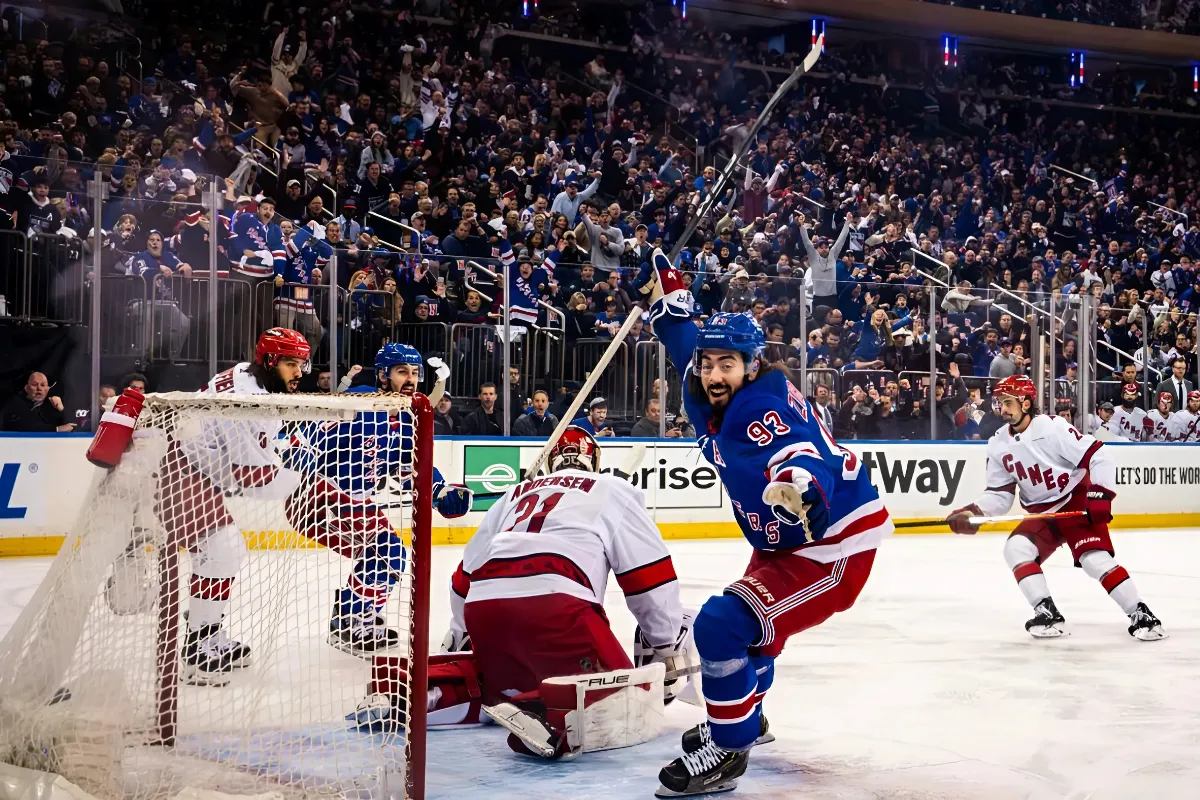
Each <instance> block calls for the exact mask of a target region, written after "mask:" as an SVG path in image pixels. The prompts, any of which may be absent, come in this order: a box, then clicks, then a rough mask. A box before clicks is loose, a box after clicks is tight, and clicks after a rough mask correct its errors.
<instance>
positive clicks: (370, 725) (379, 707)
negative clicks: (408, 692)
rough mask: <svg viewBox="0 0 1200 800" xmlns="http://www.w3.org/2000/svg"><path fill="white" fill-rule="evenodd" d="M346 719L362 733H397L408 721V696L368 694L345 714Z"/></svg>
mask: <svg viewBox="0 0 1200 800" xmlns="http://www.w3.org/2000/svg"><path fill="white" fill-rule="evenodd" d="M346 721H347V722H352V723H354V724H353V726H352V727H353V728H354V729H355V730H358V731H360V732H362V733H398V732H400V731H402V730H404V726H405V725H406V724H407V723H408V698H407V697H405V696H404V695H399V694H398V695H393V696H389V695H386V694H372V695H369V696H368V697H367V699H365V700H363V701H362V702H361V703H359V704H358V707H357V708H356V709H354V712H353V713H350V714H347V715H346Z"/></svg>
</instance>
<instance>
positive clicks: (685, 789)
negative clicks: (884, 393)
mask: <svg viewBox="0 0 1200 800" xmlns="http://www.w3.org/2000/svg"><path fill="white" fill-rule="evenodd" d="M652 261H653V264H647V265H643V267H642V271H641V274H640V275H639V276H638V281H637V285H638V286H639V289H640V291H641V292H642V293H643V294H644V295H646V296H647V297H648V299H649V300H651V301H652V302H653V305H652V306H651V311H650V319H651V321H652V323H653V324H654V331H655V333H656V334H657V335H658V337H659V338H660V339H661V340H662V342H663V343H664V344H665V345H666V347H667V353H668V355H669V356H670V359H671V362H672V363H673V364H674V365H675V367H676V369H677V370H678V371H679V373H680V374H681V375H685V376H687V387H686V390H685V391H684V404H685V406H686V408H687V412H688V417H689V418H690V419H691V420H692V422H693V423H694V424H695V425H696V429H697V431H699V432H700V433H701V435H700V437H699V440H698V442H697V444H698V445H699V446H700V449H701V451H702V452H703V453H704V457H705V458H707V459H708V461H709V462H710V463H711V464H713V465H714V466H715V467H716V468H717V471H718V473H719V474H720V476H721V482H722V483H723V484H724V485H725V490H726V491H727V492H728V493H729V497H730V500H731V502H732V504H733V508H734V514H735V517H736V519H737V522H738V525H739V527H741V529H742V534H743V535H744V536H745V537H746V540H747V541H748V542H750V544H751V546H753V548H754V554H753V555H752V556H751V558H750V564H749V565H748V566H747V567H746V572H745V575H744V576H743V577H742V578H741V579H740V580H737V581H735V582H733V583H732V584H730V585H729V586H728V587H726V589H725V591H724V593H722V594H721V595H719V596H716V597H712V598H709V600H708V601H707V602H706V603H705V604H704V607H703V608H702V609H701V611H700V613H699V615H697V617H696V621H695V624H694V626H693V629H692V630H693V632H694V635H695V641H696V649H697V651H698V652H699V654H700V658H701V674H702V677H703V681H702V683H701V687H702V692H703V694H704V700H705V705H706V710H707V715H708V721H707V722H705V723H703V724H701V725H699V726H697V727H696V728H693V729H692V730H690V731H687V732H686V733H684V735H683V750H684V755H683V756H682V757H681V758H677V759H675V760H674V761H672V762H671V763H670V764H668V765H667V766H666V767H664V768H663V769H662V771H661V772H660V773H659V780H660V781H661V782H662V786H661V787H660V788H659V790H658V795H659V796H660V797H678V796H683V795H691V794H706V793H710V792H719V791H727V790H729V789H733V788H734V787H736V786H737V779H738V777H739V776H741V775H742V774H743V773H744V772H745V771H746V766H747V763H748V761H749V750H750V748H751V747H752V746H753V745H755V744H756V743H763V742H767V741H772V740H773V737H772V736H770V734H769V733H767V721H766V718H765V717H764V716H763V715H762V707H761V704H762V699H763V696H764V695H765V694H766V692H767V690H768V689H769V688H770V687H771V682H772V680H773V678H774V661H775V658H776V656H778V655H779V653H780V652H781V651H782V650H783V646H784V644H785V643H786V642H787V639H788V637H789V636H791V635H792V634H795V633H799V632H800V631H803V630H806V629H808V628H811V627H813V626H815V625H819V624H820V623H822V622H824V621H825V620H826V619H828V618H829V617H830V616H832V615H833V614H835V613H837V612H839V611H845V610H846V609H847V608H849V607H850V606H851V605H853V604H854V601H855V599H856V598H857V597H858V594H859V592H861V591H862V588H863V585H864V584H865V583H866V580H867V576H868V575H870V572H871V564H872V562H873V561H874V559H875V548H876V547H877V546H878V544H879V542H880V540H881V539H882V538H883V537H884V536H885V535H886V534H888V533H890V532H891V531H892V523H891V520H890V518H889V517H888V513H887V510H886V509H885V508H884V507H883V503H882V502H881V501H880V499H879V494H878V493H877V492H876V491H875V488H874V487H873V486H871V482H870V480H869V477H868V473H867V472H866V470H864V469H862V464H861V462H860V461H859V460H858V458H857V457H856V456H855V455H854V454H853V453H851V452H849V451H848V450H845V449H843V448H841V447H839V446H838V445H837V443H836V442H834V441H833V437H831V436H830V435H829V432H828V431H827V430H825V428H824V427H823V426H822V425H821V423H820V422H819V421H818V418H817V416H816V414H814V413H813V410H812V408H811V407H810V406H809V404H808V401H807V400H806V399H805V397H804V395H803V394H802V393H801V392H800V391H799V390H798V389H797V388H796V387H795V386H793V385H792V383H791V382H790V381H789V380H788V376H787V374H786V370H784V369H782V368H780V367H778V366H776V365H773V364H770V363H768V362H767V360H766V359H765V358H764V356H763V351H764V347H765V340H764V336H763V332H762V329H761V328H760V327H759V326H758V324H757V323H756V322H755V321H754V319H753V317H751V316H750V315H748V314H726V313H723V314H715V315H713V316H712V317H711V318H710V319H709V320H708V322H707V323H706V324H705V325H704V327H703V328H697V327H696V325H695V324H694V323H693V322H692V320H691V311H692V304H693V300H692V297H691V294H690V293H689V292H688V291H687V289H685V288H684V283H683V278H682V275H681V274H680V273H679V271H678V270H676V269H674V268H672V267H671V264H670V261H669V259H668V258H667V257H666V256H665V255H663V253H662V251H661V250H655V251H654V253H653V255H652Z"/></svg>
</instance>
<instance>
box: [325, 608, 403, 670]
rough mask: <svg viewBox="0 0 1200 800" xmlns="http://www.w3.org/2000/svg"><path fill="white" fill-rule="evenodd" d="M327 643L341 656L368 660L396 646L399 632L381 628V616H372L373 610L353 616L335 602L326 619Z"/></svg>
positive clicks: (398, 641) (384, 626)
mask: <svg viewBox="0 0 1200 800" xmlns="http://www.w3.org/2000/svg"><path fill="white" fill-rule="evenodd" d="M329 643H330V644H331V645H333V646H334V647H336V648H337V649H338V650H341V651H342V652H343V653H349V654H350V655H352V656H358V657H360V658H370V657H371V656H372V655H373V654H375V653H377V652H379V651H380V650H387V649H388V648H390V647H395V646H396V645H397V644H399V643H400V632H399V631H397V630H396V629H394V628H389V627H387V626H386V625H384V624H383V615H382V614H376V613H375V610H374V609H373V608H367V609H365V610H363V611H362V612H361V613H357V614H355V613H353V612H350V611H344V610H343V609H342V608H341V607H340V603H335V605H334V607H333V616H332V617H331V618H330V620H329Z"/></svg>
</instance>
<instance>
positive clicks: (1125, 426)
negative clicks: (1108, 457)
mask: <svg viewBox="0 0 1200 800" xmlns="http://www.w3.org/2000/svg"><path fill="white" fill-rule="evenodd" d="M1108 429H1109V430H1110V431H1112V432H1113V433H1115V434H1117V435H1118V436H1124V437H1125V438H1126V439H1128V440H1129V441H1131V442H1140V441H1143V440H1144V439H1145V438H1146V412H1145V411H1143V410H1142V409H1140V408H1137V407H1134V408H1130V409H1127V408H1125V406H1117V407H1116V408H1115V409H1113V415H1112V419H1110V420H1109V421H1108Z"/></svg>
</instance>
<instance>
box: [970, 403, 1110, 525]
mask: <svg viewBox="0 0 1200 800" xmlns="http://www.w3.org/2000/svg"><path fill="white" fill-rule="evenodd" d="M1104 450H1105V448H1104V447H1103V446H1102V443H1101V442H1100V441H1099V440H1098V439H1096V438H1095V437H1094V436H1090V435H1088V434H1085V433H1080V432H1079V431H1077V430H1076V429H1075V428H1074V427H1073V426H1072V425H1071V423H1069V422H1067V421H1066V420H1065V419H1063V418H1062V417H1057V416H1047V415H1044V414H1039V415H1037V416H1035V417H1034V418H1033V419H1032V420H1030V422H1029V427H1028V428H1026V429H1025V430H1024V431H1022V432H1021V433H1019V434H1015V435H1014V434H1013V433H1012V432H1011V430H1010V429H1009V427H1008V426H1007V425H1005V426H1004V427H1002V428H1000V430H998V431H996V433H995V434H994V435H993V436H992V438H991V439H989V440H988V450H987V491H985V492H984V493H983V495H982V496H981V497H980V499H979V500H978V501H977V505H978V506H979V508H980V510H981V511H982V512H983V513H984V514H985V515H989V516H991V515H998V514H1003V513H1005V512H1007V511H1008V510H1009V509H1010V508H1011V507H1012V500H1013V494H1014V493H1016V494H1017V496H1018V499H1019V500H1020V502H1021V506H1022V508H1024V509H1025V510H1026V511H1029V512H1031V513H1047V512H1053V511H1057V510H1059V509H1060V508H1062V507H1063V506H1064V505H1066V503H1067V501H1068V500H1070V499H1071V495H1072V493H1074V491H1075V490H1076V489H1077V488H1078V487H1079V486H1080V485H1081V484H1083V483H1084V480H1085V479H1087V480H1088V481H1089V483H1090V484H1092V485H1098V486H1102V487H1104V488H1106V489H1109V490H1110V491H1114V492H1115V491H1116V465H1115V464H1114V463H1113V462H1112V461H1111V460H1110V459H1109V458H1108V455H1107V453H1105V452H1104Z"/></svg>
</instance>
